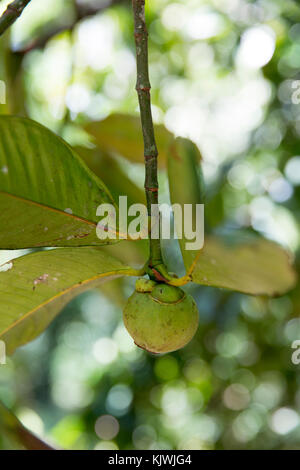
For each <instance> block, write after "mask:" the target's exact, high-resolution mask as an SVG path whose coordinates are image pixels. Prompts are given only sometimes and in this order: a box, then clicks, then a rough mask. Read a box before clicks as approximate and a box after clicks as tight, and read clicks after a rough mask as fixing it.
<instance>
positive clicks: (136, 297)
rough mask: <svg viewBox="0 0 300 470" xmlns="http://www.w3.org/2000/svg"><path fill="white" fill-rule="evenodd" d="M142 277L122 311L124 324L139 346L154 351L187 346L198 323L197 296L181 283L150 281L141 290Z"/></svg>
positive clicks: (172, 349) (164, 351)
mask: <svg viewBox="0 0 300 470" xmlns="http://www.w3.org/2000/svg"><path fill="white" fill-rule="evenodd" d="M141 281H142V280H141V279H138V281H137V284H136V291H135V292H134V293H133V294H132V295H131V297H129V299H128V301H127V304H126V306H125V309H124V312H123V318H124V323H125V326H126V328H127V330H128V332H129V333H130V335H131V336H132V338H133V339H134V342H135V344H136V345H137V346H140V347H141V348H143V349H146V350H147V351H149V352H153V353H166V352H170V351H175V350H176V349H180V348H182V347H183V346H185V345H186V344H187V343H188V342H189V341H190V340H191V339H192V337H193V336H194V334H195V333H196V330H197V327H198V309H197V306H196V303H195V301H194V299H193V298H192V297H191V296H190V295H189V294H187V293H185V292H184V291H183V290H181V289H180V288H179V287H174V286H170V285H167V284H156V285H155V286H153V281H152V284H151V288H152V290H151V292H149V291H148V292H141V285H144V284H141ZM143 281H145V280H143Z"/></svg>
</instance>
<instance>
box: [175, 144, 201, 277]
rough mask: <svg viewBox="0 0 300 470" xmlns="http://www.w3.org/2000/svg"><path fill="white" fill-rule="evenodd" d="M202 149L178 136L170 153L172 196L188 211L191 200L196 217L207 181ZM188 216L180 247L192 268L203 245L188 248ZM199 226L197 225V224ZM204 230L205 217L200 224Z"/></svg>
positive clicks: (183, 220)
mask: <svg viewBox="0 0 300 470" xmlns="http://www.w3.org/2000/svg"><path fill="white" fill-rule="evenodd" d="M200 159H201V155H200V152H199V150H198V148H197V146H196V145H195V144H194V143H193V142H191V141H190V140H188V139H182V138H177V139H175V140H174V142H173V143H172V145H171V146H170V148H169V154H168V179H169V189H170V199H171V203H172V204H179V205H180V206H181V208H182V214H183V213H184V210H185V208H184V205H185V204H190V205H191V208H192V212H191V214H192V220H193V221H194V222H195V220H196V205H197V204H203V203H204V182H203V175H202V171H201V167H200V165H199V160H200ZM184 225H185V219H184V217H182V223H181V227H180V231H181V233H182V238H180V239H179V245H180V250H181V253H182V257H183V261H184V265H185V268H186V270H187V271H188V270H189V268H190V266H191V265H192V263H193V261H194V259H195V257H196V256H197V254H198V252H199V248H198V249H196V250H194V249H187V247H188V244H189V243H190V242H191V240H188V239H187V238H186V236H185V231H184V228H185V227H184ZM194 229H195V227H194ZM199 229H200V230H199V232H198V233H199V239H200V231H201V230H202V231H203V232H204V221H203V223H201V227H199Z"/></svg>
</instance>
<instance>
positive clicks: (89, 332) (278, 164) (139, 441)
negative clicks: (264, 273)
mask: <svg viewBox="0 0 300 470" xmlns="http://www.w3.org/2000/svg"><path fill="white" fill-rule="evenodd" d="M7 3H8V2H7V1H1V2H0V12H2V11H4V9H5V7H6V5H7ZM147 3H148V6H147V21H148V25H149V35H150V43H149V47H150V76H151V83H152V99H153V115H154V120H155V122H156V123H163V124H164V125H165V126H166V127H167V128H168V129H169V130H170V131H172V132H173V133H175V134H176V135H181V136H185V137H189V138H190V139H191V140H193V141H194V142H195V143H196V144H197V145H198V146H199V149H200V151H201V153H202V156H203V162H202V166H203V171H204V177H205V182H206V187H207V196H206V206H205V211H206V228H207V231H218V232H224V233H226V231H228V230H229V229H230V230H232V229H235V230H237V229H238V230H243V231H248V232H253V231H254V232H258V233H260V234H262V235H264V236H265V237H268V238H270V239H273V240H275V241H277V242H278V243H280V244H282V245H283V246H285V247H286V248H287V249H289V250H290V251H291V252H292V254H293V256H294V257H295V263H296V266H298V271H299V257H298V258H297V253H299V241H300V239H299V212H300V144H299V138H300V92H299V90H300V81H299V82H298V80H300V73H299V70H300V6H299V4H298V2H296V1H292V0H257V1H246V0H222V1H221V0H207V1H205V0H176V1H170V0H151V1H148V2H147ZM0 52H1V54H0V79H2V80H4V81H5V83H6V87H7V103H6V104H2V105H0V112H1V113H13V114H22V115H27V116H29V117H31V118H32V119H35V120H37V121H39V122H40V123H42V124H44V125H46V126H48V127H50V128H51V129H52V130H54V131H55V132H56V133H58V134H60V135H61V136H63V137H64V138H65V139H66V140H67V141H68V142H70V143H71V144H73V145H89V137H88V136H87V134H86V133H85V132H84V131H83V127H82V126H83V124H85V123H86V122H88V121H91V120H100V119H104V118H106V117H107V116H109V115H110V114H112V113H116V112H122V113H131V114H137V112H138V108H137V97H136V92H135V57H134V42H133V21H132V15H131V8H130V2H129V1H126V0H124V1H120V0H119V1H118V0H103V1H100V0H99V1H97V0H94V1H83V0H82V1H77V2H75V1H73V0H43V2H41V1H38V0H32V1H31V3H30V5H29V6H28V7H27V8H26V10H25V11H24V13H23V15H22V17H21V19H20V20H18V21H17V22H16V23H15V25H14V26H13V28H12V29H11V32H10V34H6V35H5V36H4V37H3V38H2V39H1V42H0ZM117 161H118V165H120V167H121V168H122V169H123V170H124V169H125V171H126V174H127V176H128V178H129V181H132V182H133V183H134V184H136V185H137V186H138V187H139V189H140V190H142V187H143V167H142V165H139V164H136V163H131V164H129V163H128V162H127V161H125V160H124V159H122V158H121V157H120V156H119V157H118V158H117ZM160 186H161V200H162V201H167V200H168V189H167V180H166V175H165V173H164V171H161V174H160ZM74 190H76V189H74ZM167 248H168V247H167ZM120 250H121V251H122V252H123V256H126V257H127V258H128V260H130V259H131V258H132V259H133V258H134V259H135V260H137V259H138V257H139V253H136V252H131V250H132V249H131V248H130V247H127V250H124V249H121V248H120ZM142 250H143V249H141V250H140V251H142ZM172 250H173V251H172ZM124 251H125V253H124ZM178 253H179V252H178V251H176V248H174V249H173V248H172V249H171V250H170V249H169V259H170V260H171V261H172V263H171V264H172V268H173V269H177V270H180V258H179V254H178ZM20 254H21V253H20V252H16V253H12V252H1V253H0V258H1V262H5V261H6V260H8V259H11V258H12V257H13V256H18V255H20ZM245 269H247V266H245ZM133 286H134V279H132V280H126V281H124V280H117V281H114V282H112V283H109V284H105V285H104V286H103V287H101V290H100V289H99V290H95V291H93V292H88V293H85V294H83V295H81V296H80V297H78V298H76V299H75V300H73V301H72V302H71V303H70V304H69V305H68V306H67V307H66V308H65V309H64V311H63V312H62V313H61V314H60V315H59V316H58V317H57V319H56V320H55V321H54V322H53V323H52V325H51V326H50V328H49V329H48V330H47V331H46V332H45V333H44V334H43V335H42V336H40V337H39V338H38V339H37V340H35V341H34V342H32V343H31V344H28V345H27V346H25V347H22V348H20V349H19V350H18V351H17V352H16V353H15V354H14V356H13V357H11V358H8V360H7V365H5V366H4V365H3V366H0V399H1V400H2V401H3V402H4V403H5V404H6V406H8V407H9V408H11V409H12V410H13V411H14V413H15V414H16V415H17V416H18V418H19V419H20V420H21V421H22V423H24V425H26V426H27V427H28V428H29V429H30V430H32V431H33V432H35V433H37V434H38V435H39V436H41V437H45V438H47V439H50V440H51V441H52V442H53V443H55V444H56V445H57V446H60V447H63V448H67V449H299V448H300V364H299V365H296V364H293V363H292V361H291V356H292V353H293V349H292V348H291V345H292V342H293V341H294V340H300V319H299V312H300V289H299V285H298V286H297V287H296V288H295V289H294V290H293V291H292V292H290V293H289V294H287V295H285V296H283V297H280V298H276V299H267V298H262V297H250V296H246V295H242V294H238V293H234V292H229V291H225V290H220V289H214V288H207V287H201V286H190V287H189V290H190V291H191V292H192V293H193V295H194V296H195V299H196V301H197V303H198V306H199V310H200V328H199V330H198V333H197V335H196V336H195V338H194V339H193V341H192V342H191V343H190V344H189V345H188V346H187V347H186V348H184V349H183V350H181V351H178V352H175V353H172V354H168V355H165V356H153V355H150V354H147V353H145V352H144V351H142V350H140V349H138V348H137V347H135V345H134V344H133V342H132V340H131V338H130V337H129V335H128V334H127V332H126V330H125V328H124V326H123V323H122V314H121V312H122V306H123V305H124V302H125V301H126V298H127V297H128V295H130V293H131V292H132V290H133ZM0 448H3V449H6V448H17V444H16V442H13V441H11V440H10V438H9V436H6V435H5V433H4V432H3V431H1V433H0Z"/></svg>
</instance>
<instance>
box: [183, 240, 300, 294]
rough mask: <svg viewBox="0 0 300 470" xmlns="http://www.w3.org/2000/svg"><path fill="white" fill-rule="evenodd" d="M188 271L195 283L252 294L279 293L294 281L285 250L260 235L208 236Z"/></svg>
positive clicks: (290, 286) (293, 283)
mask: <svg viewBox="0 0 300 470" xmlns="http://www.w3.org/2000/svg"><path fill="white" fill-rule="evenodd" d="M189 274H191V277H192V280H193V282H196V283H198V284H204V285H206V286H216V287H224V288H227V289H232V290H236V291H239V292H244V293H246V294H253V295H270V296H277V295H281V294H283V293H284V292H286V291H288V290H290V289H291V288H292V287H293V286H294V285H295V282H296V273H295V272H294V270H293V268H292V266H291V260H290V258H289V255H288V253H287V252H286V251H285V250H283V249H282V248H281V247H279V246H278V245H277V244H276V243H273V242H271V241H268V240H265V239H263V238H259V239H256V238H255V239H253V241H248V242H247V243H232V241H231V242H230V243H228V242H227V243H226V242H225V241H223V240H221V238H219V237H209V238H207V239H206V240H205V243H204V248H203V250H201V251H200V252H199V254H198V257H197V259H196V260H195V261H194V264H193V265H192V266H191V268H190V272H189Z"/></svg>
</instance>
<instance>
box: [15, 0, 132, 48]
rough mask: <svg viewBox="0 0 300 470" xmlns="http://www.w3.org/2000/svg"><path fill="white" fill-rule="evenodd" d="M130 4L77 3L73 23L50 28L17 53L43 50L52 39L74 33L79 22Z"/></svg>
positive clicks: (108, 1)
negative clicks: (113, 7)
mask: <svg viewBox="0 0 300 470" xmlns="http://www.w3.org/2000/svg"><path fill="white" fill-rule="evenodd" d="M128 2H129V0H105V1H104V2H103V3H101V4H100V5H84V4H83V5H81V4H80V3H78V2H75V6H76V15H75V19H74V20H73V21H70V22H69V23H66V24H63V25H59V26H53V27H52V28H49V27H48V28H47V29H46V30H45V31H42V34H41V36H40V37H39V38H37V39H36V40H33V41H32V42H31V43H29V44H28V46H26V47H25V48H22V49H17V50H16V51H15V52H16V53H18V54H26V53H28V52H30V51H32V50H34V49H43V48H44V47H45V46H46V44H47V42H48V41H49V40H50V39H52V38H53V37H55V36H56V35H57V34H60V33H63V32H64V31H72V30H73V29H74V28H75V26H76V25H77V23H78V22H79V21H81V20H83V19H85V18H89V17H90V16H94V15H96V14H97V13H100V12H102V11H104V10H106V9H107V8H110V7H112V6H115V5H119V4H126V3H128Z"/></svg>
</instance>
